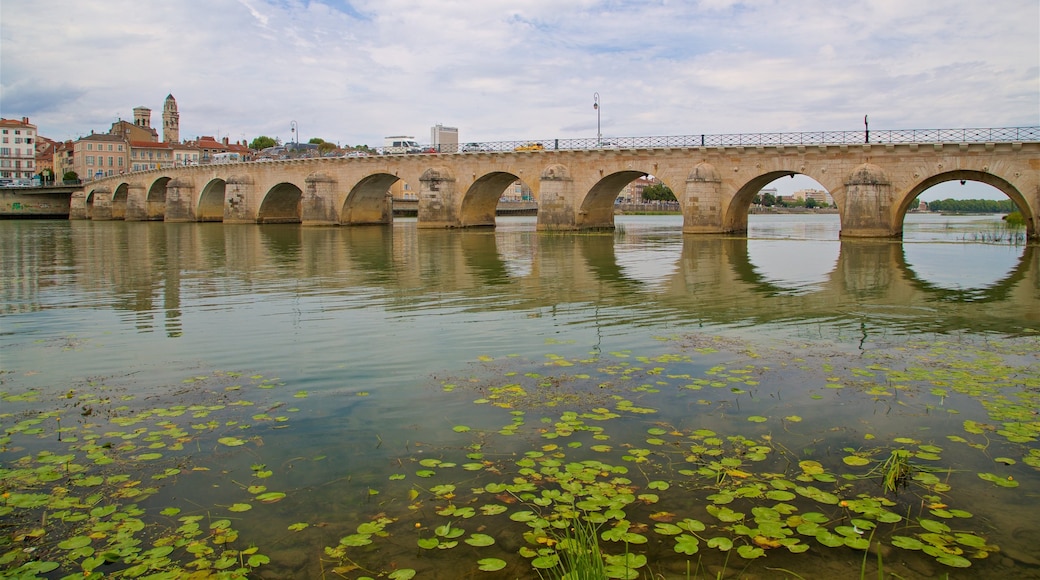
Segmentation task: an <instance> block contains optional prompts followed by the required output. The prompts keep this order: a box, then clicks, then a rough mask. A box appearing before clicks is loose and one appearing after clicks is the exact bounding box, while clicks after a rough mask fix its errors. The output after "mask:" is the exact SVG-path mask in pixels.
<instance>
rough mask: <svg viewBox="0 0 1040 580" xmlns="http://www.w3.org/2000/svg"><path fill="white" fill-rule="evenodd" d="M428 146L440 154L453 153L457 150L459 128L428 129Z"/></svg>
mask: <svg viewBox="0 0 1040 580" xmlns="http://www.w3.org/2000/svg"><path fill="white" fill-rule="evenodd" d="M430 144H431V145H433V147H434V148H435V149H436V150H437V151H439V152H441V153H455V152H456V151H458V150H459V128H458V127H445V126H444V125H441V124H440V123H438V124H436V125H434V126H433V127H431V128H430Z"/></svg>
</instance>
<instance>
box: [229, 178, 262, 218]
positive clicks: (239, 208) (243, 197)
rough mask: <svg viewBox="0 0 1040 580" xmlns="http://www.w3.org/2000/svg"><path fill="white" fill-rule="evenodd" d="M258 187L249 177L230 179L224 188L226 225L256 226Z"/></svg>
mask: <svg viewBox="0 0 1040 580" xmlns="http://www.w3.org/2000/svg"><path fill="white" fill-rule="evenodd" d="M255 189H256V186H255V185H254V184H253V180H252V178H250V177H249V176H248V175H245V176H238V175H236V176H234V177H229V178H228V180H227V184H226V185H225V186H224V200H225V201H224V223H226V224H255V223H256V222H257V215H258V213H259V207H258V205H257V204H258V203H259V201H258V200H257V196H256V194H255V191H254V190H255Z"/></svg>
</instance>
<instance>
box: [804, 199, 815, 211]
mask: <svg viewBox="0 0 1040 580" xmlns="http://www.w3.org/2000/svg"><path fill="white" fill-rule="evenodd" d="M805 207H807V208H809V209H812V208H814V207H816V200H815V199H813V198H811V197H807V198H805Z"/></svg>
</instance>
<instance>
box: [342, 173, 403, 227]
mask: <svg viewBox="0 0 1040 580" xmlns="http://www.w3.org/2000/svg"><path fill="white" fill-rule="evenodd" d="M399 179H400V178H399V177H397V176H396V175H392V174H390V173H375V174H372V175H368V176H365V177H363V178H362V179H361V180H360V181H358V182H357V183H356V184H354V187H352V188H351V189H350V191H349V192H347V195H346V197H345V198H343V206H342V207H341V208H340V211H339V223H341V224H387V223H390V222H391V221H393V202H392V200H391V199H390V193H389V192H390V187H391V186H392V185H393V184H394V183H396V182H397V181H398V180H399Z"/></svg>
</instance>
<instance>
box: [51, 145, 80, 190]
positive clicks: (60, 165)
mask: <svg viewBox="0 0 1040 580" xmlns="http://www.w3.org/2000/svg"><path fill="white" fill-rule="evenodd" d="M75 152H76V143H75V142H74V141H65V142H64V143H58V145H57V147H55V148H54V179H55V182H56V183H61V182H62V180H63V179H65V174H66V173H68V172H70V171H75V170H76V167H75V163H74V162H73V157H74V155H75Z"/></svg>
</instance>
